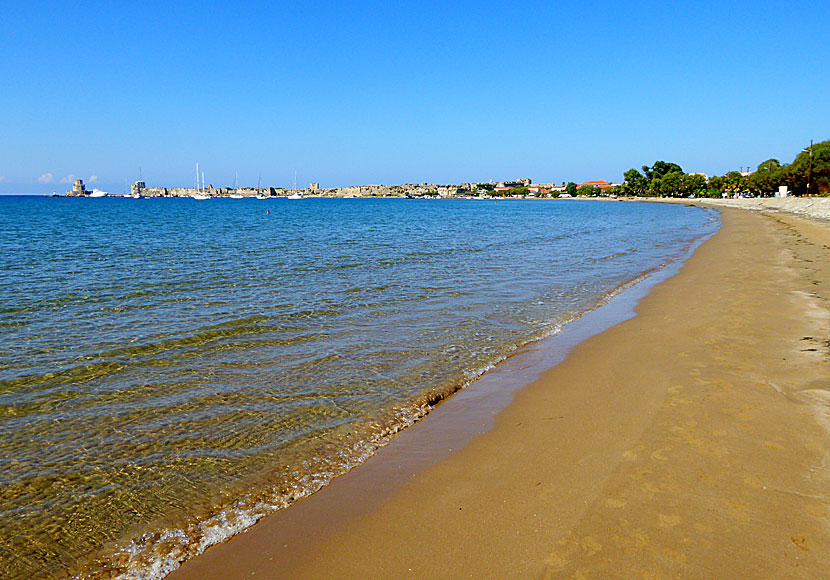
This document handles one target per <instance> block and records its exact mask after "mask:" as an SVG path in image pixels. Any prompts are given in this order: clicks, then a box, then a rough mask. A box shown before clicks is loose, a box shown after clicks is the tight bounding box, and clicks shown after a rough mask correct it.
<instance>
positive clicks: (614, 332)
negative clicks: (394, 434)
mask: <svg viewBox="0 0 830 580" xmlns="http://www.w3.org/2000/svg"><path fill="white" fill-rule="evenodd" d="M723 218H724V225H723V228H722V229H721V231H720V232H719V233H718V234H717V235H715V236H714V237H713V238H712V239H711V240H709V241H708V242H706V243H705V244H703V246H701V247H700V248H699V249H698V250H697V251H696V252H695V254H694V255H693V256H692V257H691V258H690V259H689V260H688V262H687V263H686V265H685V266H684V268H683V270H682V271H681V273H680V274H679V275H677V276H675V277H673V278H671V279H670V280H668V281H666V282H663V283H662V284H660V285H659V286H657V287H656V288H655V289H654V290H653V291H652V292H651V293H650V294H649V295H648V296H647V297H646V298H645V299H644V300H643V301H642V303H641V304H640V305H639V306H638V308H637V312H638V316H637V317H636V318H633V319H631V320H628V321H626V322H623V323H621V324H618V325H617V326H615V327H613V328H611V329H610V330H607V331H605V332H603V333H601V334H599V335H597V336H594V337H592V338H590V339H588V340H587V341H585V342H583V343H582V344H580V345H579V346H578V347H577V348H576V349H575V350H574V351H573V352H572V353H571V354H570V355H569V356H568V357H567V359H566V360H565V361H564V362H563V363H561V364H559V365H558V366H556V367H555V368H553V369H552V370H550V371H548V372H547V373H546V374H545V375H544V376H543V377H542V378H541V379H540V380H538V381H536V382H535V383H533V384H531V385H529V386H527V387H526V388H524V389H523V390H522V391H521V392H520V393H519V394H518V395H517V396H516V398H515V400H514V401H513V402H512V403H511V404H510V405H509V406H508V407H507V409H505V410H504V411H503V412H501V413H500V414H499V415H498V417H497V418H496V424H495V427H494V428H493V429H492V430H490V431H488V432H486V433H484V434H483V435H480V436H479V437H477V438H475V439H474V440H473V441H472V442H471V443H470V444H469V445H467V446H466V447H464V449H462V450H461V451H459V452H457V453H454V454H452V455H450V456H449V457H447V458H445V459H443V460H442V461H440V462H439V463H437V464H436V465H433V466H432V467H430V468H428V469H426V470H425V471H423V472H422V473H419V474H418V475H417V476H416V477H413V478H411V479H410V480H409V481H408V482H407V483H406V484H405V485H404V486H402V487H401V488H399V489H393V490H389V491H388V492H386V493H383V494H380V495H379V497H380V499H378V501H377V503H376V505H371V506H370V507H369V508H368V509H367V510H363V511H361V510H357V511H355V512H354V513H352V514H348V513H347V512H348V511H349V506H348V505H344V504H345V503H350V502H343V501H342V500H340V507H341V509H340V511H341V512H343V513H346V515H347V517H345V518H344V520H345V523H344V524H343V525H337V526H327V525H326V523H327V521H328V518H327V517H326V516H321V515H320V513H322V512H317V515H316V516H315V507H314V506H315V501H316V500H315V497H312V498H310V500H308V501H303V502H299V503H298V504H297V505H295V506H293V507H292V508H290V509H288V510H285V512H286V514H287V513H289V512H293V514H294V515H292V516H291V518H288V519H283V520H280V519H279V518H275V517H274V516H272V517H271V518H266V520H265V521H264V522H263V523H261V524H259V525H257V526H255V527H254V528H253V529H252V530H251V531H250V532H249V533H247V534H243V535H241V536H237V537H236V538H234V539H232V540H231V541H230V542H228V543H226V544H224V545H222V546H218V547H215V548H212V549H211V550H208V552H206V553H205V554H204V555H202V556H200V557H198V558H196V559H195V560H193V561H192V562H189V563H188V564H187V565H185V566H183V568H182V569H180V570H179V571H177V572H175V573H174V574H172V575H171V576H170V578H171V579H178V580H182V579H187V578H200V579H209V578H217V579H218V578H223V579H231V578H258V579H259V578H271V579H284V578H303V579H313V578H326V579H330V578H350V579H351V578H354V579H374V578H378V579H380V578H404V577H410V578H436V579H438V578H441V579H446V578H494V579H499V578H590V579H605V578H650V579H658V578H701V579H702V578H724V579H726V578H729V579H733V578H805V579H819V578H830V465H829V464H830V431H828V429H830V343H829V342H828V338H830V327H828V311H829V310H830V309H828V304H829V303H828V298H830V259H828V257H830V228H828V227H827V226H826V225H823V224H821V223H818V222H809V221H805V220H804V219H803V218H799V217H795V216H792V215H785V214H780V213H777V214H771V215H770V214H767V213H756V212H744V211H738V210H733V209H726V210H724V214H723ZM443 407H444V406H442V407H440V408H439V409H438V410H437V411H436V414H440V413H441V412H442V411H443ZM426 426H427V425H426V422H425V425H424V427H426ZM416 428H419V427H416ZM370 463H371V461H370ZM366 467H369V466H368V465H367V466H366ZM363 469H364V468H360V469H358V470H356V472H360V471H361V470H363ZM337 486H338V483H337V482H335V483H334V484H332V485H331V486H330V488H332V489H335V488H337ZM370 489H371V486H370ZM324 491H325V490H324ZM320 495H321V497H323V500H322V501H323V502H325V497H326V496H325V495H324V494H320ZM330 497H333V496H331V494H330ZM277 516H280V514H277ZM283 517H284V514H283ZM292 518H293V519H292ZM315 518H316V519H315ZM321 530H326V532H327V533H326V534H321V533H320V532H321Z"/></svg>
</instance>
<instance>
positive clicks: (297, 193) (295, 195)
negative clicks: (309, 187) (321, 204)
mask: <svg viewBox="0 0 830 580" xmlns="http://www.w3.org/2000/svg"><path fill="white" fill-rule="evenodd" d="M286 199H303V193H302V192H301V191H297V172H296V171H295V172H294V187H293V188H292V189H291V194H290V195H289V196H288V197H287V198H286Z"/></svg>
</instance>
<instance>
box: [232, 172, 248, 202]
mask: <svg viewBox="0 0 830 580" xmlns="http://www.w3.org/2000/svg"><path fill="white" fill-rule="evenodd" d="M238 181H239V172H238V171H237V172H236V175H234V178H233V193H232V194H231V195H230V197H231V198H232V199H242V198H243V197H245V196H244V195H242V194H241V193H239V186H238V185H237V182H238Z"/></svg>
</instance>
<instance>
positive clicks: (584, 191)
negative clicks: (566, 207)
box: [576, 185, 602, 197]
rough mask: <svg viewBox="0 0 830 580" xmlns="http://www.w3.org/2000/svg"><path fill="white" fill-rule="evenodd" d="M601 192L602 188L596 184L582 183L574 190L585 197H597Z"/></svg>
mask: <svg viewBox="0 0 830 580" xmlns="http://www.w3.org/2000/svg"><path fill="white" fill-rule="evenodd" d="M601 192H602V190H601V189H600V188H599V187H597V186H596V185H583V186H582V187H580V188H579V189H577V190H576V193H577V195H583V196H585V197H597V196H598V195H599V194H600V193H601Z"/></svg>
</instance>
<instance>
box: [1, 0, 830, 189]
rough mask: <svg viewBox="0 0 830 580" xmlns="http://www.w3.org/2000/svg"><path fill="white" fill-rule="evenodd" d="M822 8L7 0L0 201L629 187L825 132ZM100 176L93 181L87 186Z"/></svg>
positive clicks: (746, 159) (826, 57)
mask: <svg viewBox="0 0 830 580" xmlns="http://www.w3.org/2000/svg"><path fill="white" fill-rule="evenodd" d="M829 15H830V2H828V1H827V0H824V1H818V2H809V1H808V2H798V3H791V2H786V3H785V2H780V3H765V2H746V1H744V0H738V1H737V2H732V3H725V2H708V1H705V2H665V1H659V2H647V1H637V0H634V1H632V2H628V3H622V2H596V1H595V2H592V1H590V0H589V1H585V0H578V1H570V0H569V1H565V2H522V3H516V2H467V1H454V2H449V1H447V0H441V1H440V2H439V1H435V2H433V1H424V2H413V3H394V2H325V1H314V0H311V1H308V0H306V1H303V2H296V1H294V2H260V1H252V2H221V3H219V2H193V3H184V2H182V3H175V4H171V3H167V2H159V3H155V2H120V1H118V0H113V1H109V2H102V3H97V2H76V1H69V2H67V1H62V2H38V1H27V2H12V0H0V193H2V192H6V193H9V192H18V193H20V192H31V193H47V192H51V191H53V190H57V191H62V190H63V189H66V184H64V183H61V181H62V180H67V179H68V178H69V177H70V176H77V177H81V178H83V179H84V180H86V181H90V180H91V181H93V182H94V183H93V185H95V186H98V187H101V188H102V189H108V190H109V191H112V192H115V193H119V192H121V191H122V189H123V188H124V183H125V181H129V182H133V181H135V180H136V179H137V178H138V173H139V167H141V171H142V175H143V177H144V180H145V181H146V182H147V183H148V185H149V186H163V185H167V186H187V185H192V184H193V179H194V177H193V176H194V172H195V163H196V162H199V164H200V167H201V168H202V169H203V170H204V172H205V178H206V181H207V182H209V183H212V184H213V185H215V186H228V185H233V180H234V175H235V173H236V172H238V174H239V183H240V185H255V184H256V182H257V176H258V175H259V173H260V172H261V174H262V181H263V184H264V185H265V184H267V185H290V184H291V182H292V181H293V177H294V171H296V172H297V180H298V185H303V186H305V185H307V184H308V182H311V181H316V182H320V184H321V186H322V187H334V186H344V185H357V184H369V183H380V184H391V183H405V182H421V181H427V182H433V183H460V182H467V181H471V180H472V181H488V180H490V179H493V180H504V179H513V178H519V177H529V178H531V179H533V181H534V182H537V183H539V182H551V181H553V182H562V181H577V182H579V181H583V180H588V179H606V180H609V181H619V180H621V179H622V174H623V172H624V171H625V170H626V169H628V168H630V167H638V168H639V167H640V166H641V165H643V164H651V163H653V162H654V161H655V160H657V159H663V160H666V161H673V162H676V163H679V164H680V165H681V166H682V167H683V169H684V170H686V171H690V172H692V171H701V172H705V173H708V174H710V175H712V174H723V173H725V172H726V171H729V170H733V169H738V168H739V167H741V166H747V165H749V166H753V168H754V166H755V165H757V164H758V163H759V162H760V161H763V160H764V159H767V158H769V157H778V158H779V159H781V161H783V162H790V161H792V159H793V158H794V157H795V155H796V154H797V153H798V152H799V151H800V149H801V148H802V147H805V146H806V145H808V144H809V141H810V139H815V140H817V141H820V140H825V139H828V138H830V16H829ZM93 176H96V178H93Z"/></svg>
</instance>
